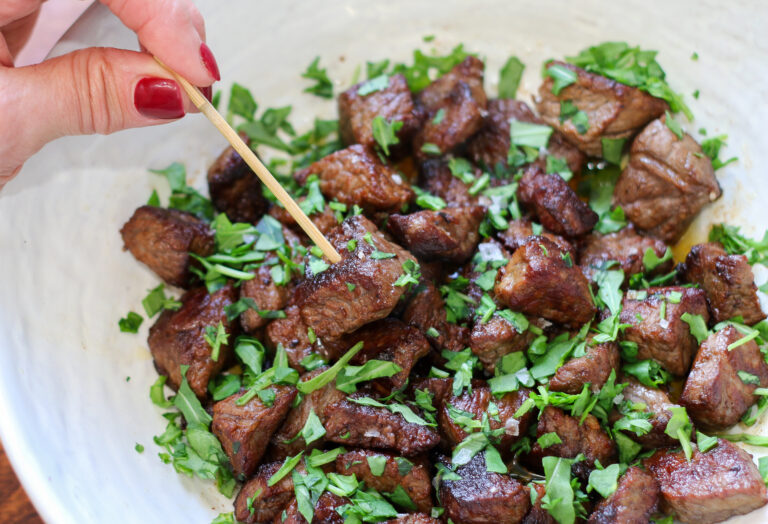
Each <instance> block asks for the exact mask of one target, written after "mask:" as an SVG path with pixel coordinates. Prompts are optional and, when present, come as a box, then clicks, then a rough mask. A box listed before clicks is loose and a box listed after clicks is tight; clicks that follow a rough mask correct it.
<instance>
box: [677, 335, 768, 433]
mask: <svg viewBox="0 0 768 524" xmlns="http://www.w3.org/2000/svg"><path fill="white" fill-rule="evenodd" d="M742 338H744V335H743V334H741V333H740V332H739V331H737V330H736V328H735V327H733V326H728V327H726V328H724V329H721V330H720V331H718V332H717V333H713V334H711V335H710V336H709V337H708V338H707V339H706V340H705V341H704V342H703V343H702V344H701V348H699V352H698V353H697V354H696V360H694V361H693V367H692V368H691V372H690V374H689V375H688V378H687V379H686V381H685V388H684V389H683V394H682V395H681V396H680V403H681V404H682V405H683V406H685V408H686V409H687V410H688V413H689V414H690V415H691V418H693V420H694V422H695V423H696V425H697V426H701V427H702V428H704V429H705V430H711V431H720V430H724V429H727V428H729V427H731V426H733V425H734V424H736V423H737V422H738V421H739V419H741V417H742V415H744V413H746V412H747V410H748V409H749V408H750V406H752V404H754V403H755V402H756V401H757V396H755V394H754V391H755V389H757V388H758V387H766V386H768V365H766V363H765V360H764V359H763V354H762V353H761V352H760V349H759V348H758V347H757V344H755V341H754V340H750V341H748V342H746V343H744V344H740V345H738V346H736V347H732V345H733V344H735V343H737V342H738V341H739V340H740V339H742ZM739 373H742V374H744V373H747V374H748V375H744V376H745V377H746V378H744V379H742V377H741V376H739ZM752 377H754V378H752ZM745 380H749V381H752V380H754V381H755V383H747V382H745Z"/></svg>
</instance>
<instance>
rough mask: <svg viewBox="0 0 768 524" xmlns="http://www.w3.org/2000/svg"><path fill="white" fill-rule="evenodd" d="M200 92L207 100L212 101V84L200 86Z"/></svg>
mask: <svg viewBox="0 0 768 524" xmlns="http://www.w3.org/2000/svg"><path fill="white" fill-rule="evenodd" d="M200 92H201V93H202V94H203V96H204V97H205V98H207V99H208V101H209V102H213V86H208V87H201V88H200Z"/></svg>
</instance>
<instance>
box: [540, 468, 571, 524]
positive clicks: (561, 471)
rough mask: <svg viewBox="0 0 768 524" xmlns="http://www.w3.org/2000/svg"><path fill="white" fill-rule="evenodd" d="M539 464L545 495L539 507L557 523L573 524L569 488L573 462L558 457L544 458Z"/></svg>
mask: <svg viewBox="0 0 768 524" xmlns="http://www.w3.org/2000/svg"><path fill="white" fill-rule="evenodd" d="M541 462H542V465H543V466H544V475H545V476H546V481H545V483H544V487H545V489H546V494H545V495H544V496H543V497H542V498H541V507H542V508H544V509H545V510H547V512H548V513H549V514H550V515H552V518H554V519H555V520H556V521H557V522H558V523H560V524H573V523H574V522H575V520H576V511H575V509H574V507H573V499H574V493H573V487H572V486H571V465H572V464H573V462H574V461H573V460H572V459H565V458H560V457H544V458H543V459H542V461H541Z"/></svg>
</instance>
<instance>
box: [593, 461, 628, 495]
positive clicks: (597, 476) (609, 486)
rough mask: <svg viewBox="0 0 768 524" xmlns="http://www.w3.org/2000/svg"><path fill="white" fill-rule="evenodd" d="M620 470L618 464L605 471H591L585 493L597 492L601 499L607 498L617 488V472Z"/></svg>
mask: <svg viewBox="0 0 768 524" xmlns="http://www.w3.org/2000/svg"><path fill="white" fill-rule="evenodd" d="M620 470H621V468H620V467H619V465H618V464H611V465H610V466H608V467H607V468H605V469H593V470H592V472H591V473H590V474H589V483H588V485H587V492H590V491H592V490H595V491H597V492H598V493H600V495H601V496H602V497H603V498H606V499H607V498H608V497H610V496H611V495H613V493H614V492H615V491H616V489H617V488H618V487H619V482H618V480H619V472H620Z"/></svg>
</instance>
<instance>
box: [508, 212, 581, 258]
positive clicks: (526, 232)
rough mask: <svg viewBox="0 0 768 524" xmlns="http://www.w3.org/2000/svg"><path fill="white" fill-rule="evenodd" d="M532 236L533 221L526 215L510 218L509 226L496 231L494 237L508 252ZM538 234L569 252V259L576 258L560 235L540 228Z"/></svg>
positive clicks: (568, 243) (514, 249) (574, 251)
mask: <svg viewBox="0 0 768 524" xmlns="http://www.w3.org/2000/svg"><path fill="white" fill-rule="evenodd" d="M531 236H534V232H533V222H532V221H531V220H530V219H529V218H526V217H523V218H520V219H518V220H510V221H509V226H508V227H507V229H506V230H505V231H500V232H498V233H496V237H497V238H498V239H499V241H500V242H501V243H502V244H503V245H504V247H505V248H507V249H508V250H509V251H510V253H514V252H515V251H516V250H517V248H519V247H520V246H522V245H523V244H524V243H525V241H526V240H527V239H528V237H531ZM539 236H542V237H544V238H548V239H549V240H551V241H552V242H554V243H555V244H557V247H559V248H560V249H561V250H562V251H563V252H565V253H570V254H571V260H574V261H575V260H576V250H575V249H573V246H572V245H571V243H570V242H568V241H567V240H566V239H564V238H563V237H561V236H560V235H554V234H552V233H550V232H548V231H544V230H542V231H541V233H539Z"/></svg>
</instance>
